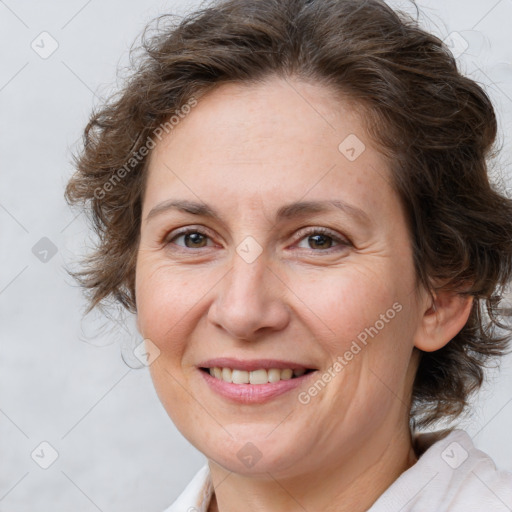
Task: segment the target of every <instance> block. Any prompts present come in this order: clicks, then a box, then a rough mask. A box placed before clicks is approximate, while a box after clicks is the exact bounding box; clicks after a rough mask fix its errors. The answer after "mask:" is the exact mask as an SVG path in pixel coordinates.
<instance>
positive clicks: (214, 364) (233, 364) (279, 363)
mask: <svg viewBox="0 0 512 512" xmlns="http://www.w3.org/2000/svg"><path fill="white" fill-rule="evenodd" d="M198 367H199V368H231V369H232V370H245V371H248V372H251V371H254V370H260V369H264V370H270V369H271V368H277V369H280V370H284V369H286V368H291V369H292V370H299V369H304V370H311V369H313V368H312V367H311V366H305V365H303V364H300V363H297V362H295V361H283V360H279V359H251V360H248V359H246V360H242V359H235V358H232V357H216V358H214V359H208V360H206V361H203V362H201V363H200V364H198Z"/></svg>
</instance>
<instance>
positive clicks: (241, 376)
mask: <svg viewBox="0 0 512 512" xmlns="http://www.w3.org/2000/svg"><path fill="white" fill-rule="evenodd" d="M208 370H209V372H210V375H211V376H212V377H215V378H216V379H220V380H223V381H224V382H231V383H233V384H268V383H272V382H279V381H280V380H289V379H292V378H293V377H300V376H302V375H304V374H305V373H306V371H307V370H306V369H305V368H297V369H295V370H292V369H291V368H284V369H282V370H281V369H279V368H270V369H269V370H266V369H264V368H260V369H258V370H253V371H250V372H249V371H247V370H233V369H231V368H220V367H218V366H215V367H214V368H209V369H208Z"/></svg>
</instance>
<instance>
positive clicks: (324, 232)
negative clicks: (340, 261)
mask: <svg viewBox="0 0 512 512" xmlns="http://www.w3.org/2000/svg"><path fill="white" fill-rule="evenodd" d="M300 235H302V237H301V239H300V242H299V244H300V243H303V241H306V243H307V244H308V246H307V247H304V246H303V247H301V248H304V249H309V250H312V251H314V252H327V251H328V250H329V249H335V248H336V246H340V247H339V248H345V247H347V246H349V245H350V242H349V241H348V240H346V239H345V238H342V237H340V236H339V235H337V234H336V233H335V232H333V231H331V230H329V229H326V228H313V229H309V230H306V231H302V232H301V233H300ZM299 247H300V245H299Z"/></svg>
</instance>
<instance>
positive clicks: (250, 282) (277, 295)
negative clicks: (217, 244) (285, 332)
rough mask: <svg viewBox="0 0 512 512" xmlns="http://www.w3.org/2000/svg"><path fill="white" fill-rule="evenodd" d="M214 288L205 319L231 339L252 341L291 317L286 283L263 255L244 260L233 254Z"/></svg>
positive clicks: (282, 324) (277, 327)
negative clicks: (252, 259)
mask: <svg viewBox="0 0 512 512" xmlns="http://www.w3.org/2000/svg"><path fill="white" fill-rule="evenodd" d="M216 290H217V295H216V297H215V300H214V301H213V302H212V304H211V306H210V309H209V312H208V319H209V320H210V321H211V322H212V323H213V324H214V325H216V326H217V327H219V328H221V329H223V330H224V331H226V332H227V333H228V334H229V335H230V336H231V337H233V338H236V339H241V340H247V341H254V340H256V339H258V338H259V337H261V336H268V334H269V333H270V332H273V331H278V330H281V329H283V328H285V327H286V325H287V324H288V322H289V320H290V310H289V308H288V306H287V304H286V303H285V300H284V299H285V296H286V285H285V284H284V283H283V280H282V279H280V277H279V276H278V275H277V274H276V272H275V271H274V270H273V269H271V268H270V267H269V266H268V264H267V261H266V260H265V259H264V257H263V255H260V257H258V258H257V259H256V260H255V261H253V262H251V263H247V262H246V261H244V259H243V258H241V257H240V256H239V255H238V254H235V255H234V258H233V266H232V268H231V270H230V271H229V272H228V273H227V274H226V275H225V276H224V278H223V279H221V281H220V282H219V283H218V287H216Z"/></svg>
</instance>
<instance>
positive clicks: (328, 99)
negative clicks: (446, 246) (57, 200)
mask: <svg viewBox="0 0 512 512" xmlns="http://www.w3.org/2000/svg"><path fill="white" fill-rule="evenodd" d="M354 157H355V158H354ZM387 167H388V166H387V162H386V161H385V159H384V156H383V155H382V154H380V153H379V152H378V151H377V150H376V149H374V148H373V146H372V144H371V141H370V140H369V139H368V137H367V135H366V133H365V130H364V126H363V122H362V118H361V109H360V108H359V106H358V105H356V104H354V103H353V102H350V101H349V100H347V99H343V98H342V97H341V96H340V95H336V94H335V93H334V92H333V91H332V90H330V89H327V88H326V87H325V86H323V85H320V84H314V83H305V82H302V81H297V80H292V79H279V78H274V79H271V80H268V81H266V82H264V83H260V84H249V85H248V84H232V83H230V84H223V85H220V86H218V87H217V88H216V89H214V90H213V91H210V92H209V93H208V94H206V95H205V96H203V97H201V98H200V99H199V100H198V103H197V105H196V106H195V107H193V108H192V109H191V111H190V113H189V114H188V115H186V116H185V117H184V118H183V119H181V120H180V121H179V123H178V124H177V125H175V126H174V128H173V129H172V130H171V131H170V132H169V133H168V134H167V135H165V136H164V137H163V138H162V140H161V141H160V142H158V143H157V145H156V147H155V149H154V150H153V153H152V155H151V160H150V162H149V168H148V172H149V176H148V181H147V190H146V201H145V203H153V204H154V203H155V202H157V201H164V200H166V199H168V198H169V197H168V196H169V195H170V194H174V193H177V194H178V195H179V196H180V197H181V198H189V199H194V200H198V199H200V200H204V201H205V202H208V203H211V202H216V203H219V201H221V202H222V201H230V200H233V201H235V200H238V201H242V200H243V201H245V203H246V204H247V205H249V204H252V205H254V207H255V208H257V207H259V206H261V204H262V202H263V200H264V201H265V203H266V204H270V203H272V202H276V205H277V203H283V202H286V203H288V202H289V199H294V200H298V199H299V198H306V199H308V200H315V199H320V198H325V194H326V193H331V195H334V196H336V195H338V196H340V195H341V196H342V197H341V199H343V198H346V199H348V198H350V197H352V199H353V200H355V201H356V202H357V201H359V202H364V203H366V204H368V203H371V202H372V201H373V202H375V197H373V196H374V195H375V194H376V195H377V196H380V199H381V200H382V195H383V194H384V193H385V192H386V191H385V190H383V188H384V187H386V186H387V183H388V182H389V170H388V168H387ZM387 192H388V193H390V194H393V191H392V190H391V189H389V190H388V191H387ZM306 196H307V197H306ZM352 202H353V201H352ZM149 206H150V205H145V209H146V210H147V208H148V207H149Z"/></svg>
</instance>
